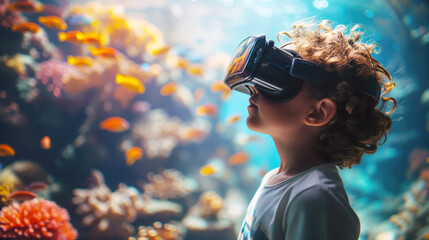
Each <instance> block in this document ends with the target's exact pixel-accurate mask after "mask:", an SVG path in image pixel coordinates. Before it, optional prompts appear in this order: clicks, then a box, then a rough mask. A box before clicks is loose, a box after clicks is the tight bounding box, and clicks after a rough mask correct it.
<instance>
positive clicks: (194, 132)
mask: <svg viewBox="0 0 429 240" xmlns="http://www.w3.org/2000/svg"><path fill="white" fill-rule="evenodd" d="M205 135H206V132H205V131H202V130H200V129H197V128H189V129H187V130H186V131H185V139H203V138H204V136H205Z"/></svg>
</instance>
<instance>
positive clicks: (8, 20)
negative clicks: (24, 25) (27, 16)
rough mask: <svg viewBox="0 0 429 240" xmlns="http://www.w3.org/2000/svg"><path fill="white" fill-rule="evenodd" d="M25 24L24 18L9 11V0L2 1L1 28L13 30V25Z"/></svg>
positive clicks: (0, 4) (0, 9)
mask: <svg viewBox="0 0 429 240" xmlns="http://www.w3.org/2000/svg"><path fill="white" fill-rule="evenodd" d="M21 22H24V18H23V17H22V16H21V15H19V14H18V13H17V12H15V11H10V10H9V0H0V26H1V27H4V28H11V27H12V25H13V24H16V23H21Z"/></svg>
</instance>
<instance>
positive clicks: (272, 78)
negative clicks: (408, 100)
mask: <svg viewBox="0 0 429 240" xmlns="http://www.w3.org/2000/svg"><path fill="white" fill-rule="evenodd" d="M314 26H316V28H315V27H314ZM357 27H358V25H355V26H354V27H353V28H352V29H351V30H350V34H349V35H344V33H343V31H344V30H345V29H346V27H345V26H343V25H340V26H337V27H336V28H333V27H332V23H331V22H329V21H327V20H324V21H322V22H321V23H320V24H317V25H315V24H312V23H305V22H301V23H295V24H294V25H293V30H292V31H291V32H282V33H279V35H281V34H285V35H287V36H288V37H289V38H290V39H291V42H289V43H287V44H285V45H283V46H282V49H279V48H277V47H274V46H273V45H274V43H273V42H272V41H265V36H257V37H249V38H247V39H246V40H244V41H243V42H242V43H241V44H240V45H239V46H238V47H237V50H236V51H235V53H234V56H233V58H232V61H231V65H230V67H229V70H228V74H227V77H226V78H225V83H226V85H228V86H229V87H230V88H232V89H234V90H238V91H242V92H245V93H249V94H251V97H250V99H249V102H250V105H249V106H248V111H249V116H248V118H247V125H248V127H249V128H250V129H251V130H253V131H257V132H261V133H266V134H268V135H270V136H271V137H272V138H273V140H274V143H275V145H276V148H277V151H278V153H279V155H280V159H281V162H280V167H279V168H277V169H274V170H272V171H270V172H268V173H267V174H266V175H265V176H264V178H263V180H262V183H261V186H260V187H259V189H258V190H257V192H256V193H255V195H254V197H253V199H252V201H251V203H250V205H249V207H248V209H247V214H246V217H245V219H244V222H243V225H242V229H241V232H240V233H239V237H238V239H253V240H265V239H270V240H280V239H286V240H352V239H353V240H356V239H358V238H359V233H360V222H359V218H358V216H357V215H356V214H355V212H354V211H353V209H352V208H351V206H350V203H349V200H348V197H347V194H346V192H345V190H344V186H343V183H342V180H341V178H340V175H339V174H338V169H337V168H336V166H338V167H340V168H341V169H342V168H344V167H348V168H350V167H351V166H352V165H356V164H359V162H360V161H361V157H362V155H363V154H364V153H367V154H372V153H374V152H375V151H376V150H377V145H381V144H383V143H384V141H385V139H386V134H387V131H388V130H390V128H391V125H392V120H391V118H390V117H389V116H387V115H386V114H389V113H390V112H393V111H394V109H395V108H396V100H395V99H393V98H389V97H385V96H384V95H385V94H386V93H388V92H390V91H391V90H392V88H393V87H394V82H393V81H392V79H391V76H390V74H389V73H388V72H387V70H386V69H385V68H383V67H382V66H381V64H380V63H379V62H378V61H377V60H375V59H374V58H373V57H372V56H371V52H375V51H374V48H375V46H374V45H367V44H363V43H358V42H357V41H358V40H359V38H360V36H361V35H362V33H361V32H358V31H357ZM279 35H278V37H279ZM292 45H293V47H292ZM286 47H288V48H286ZM381 92H383V94H382V95H381V100H380V94H381ZM389 101H390V102H392V103H393V106H392V110H391V111H390V112H388V113H383V112H382V110H383V109H384V108H385V104H386V103H387V102H389ZM379 102H381V104H380V106H379V108H376V106H377V105H378V103H379ZM382 138H384V141H381V139H382Z"/></svg>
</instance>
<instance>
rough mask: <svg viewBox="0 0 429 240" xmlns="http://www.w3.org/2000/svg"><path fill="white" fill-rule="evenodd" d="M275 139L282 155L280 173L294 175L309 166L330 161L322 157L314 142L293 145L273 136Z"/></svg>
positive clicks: (278, 150)
mask: <svg viewBox="0 0 429 240" xmlns="http://www.w3.org/2000/svg"><path fill="white" fill-rule="evenodd" d="M273 140H274V143H275V145H276V148H277V152H278V154H279V156H280V167H279V170H278V172H277V174H279V175H285V176H288V177H292V176H295V175H296V174H298V173H300V172H303V171H305V170H307V169H309V168H312V167H314V166H317V165H320V164H324V163H327V162H328V159H324V158H323V157H322V154H320V152H319V151H318V149H317V146H316V145H314V144H305V145H304V144H302V145H300V144H297V142H295V144H294V145H293V146H291V144H287V143H285V142H284V141H281V140H280V139H275V138H273Z"/></svg>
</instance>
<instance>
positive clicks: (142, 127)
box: [132, 109, 211, 159]
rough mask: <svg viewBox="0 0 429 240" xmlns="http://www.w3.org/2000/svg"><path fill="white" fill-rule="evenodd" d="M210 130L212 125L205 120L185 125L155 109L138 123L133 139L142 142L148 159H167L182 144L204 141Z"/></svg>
mask: <svg viewBox="0 0 429 240" xmlns="http://www.w3.org/2000/svg"><path fill="white" fill-rule="evenodd" d="M210 130H211V125H210V123H209V122H207V121H205V120H202V119H196V120H194V121H193V122H192V123H190V124H184V123H181V120H180V119H179V118H177V117H169V116H168V115H167V113H166V112H165V111H164V110H162V109H155V110H152V111H150V112H149V113H148V114H146V115H145V116H144V118H143V119H141V120H138V121H136V123H135V124H134V127H133V129H132V133H133V134H132V137H133V139H136V140H137V141H140V142H141V146H143V148H144V150H145V154H146V157H147V158H149V159H152V158H167V157H169V156H170V154H171V151H173V149H174V148H175V147H176V146H177V145H178V144H179V143H180V142H184V143H185V142H192V141H196V140H197V141H198V140H202V139H204V138H205V136H206V135H207V134H208V133H209V132H210Z"/></svg>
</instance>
